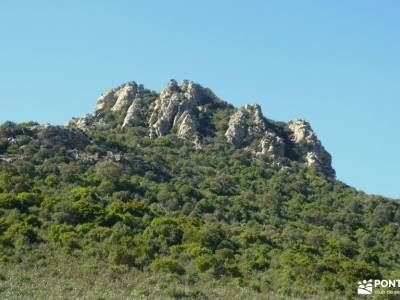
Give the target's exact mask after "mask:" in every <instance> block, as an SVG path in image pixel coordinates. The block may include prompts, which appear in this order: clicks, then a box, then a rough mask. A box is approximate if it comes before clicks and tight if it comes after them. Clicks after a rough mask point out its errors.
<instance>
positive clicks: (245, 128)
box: [225, 104, 266, 147]
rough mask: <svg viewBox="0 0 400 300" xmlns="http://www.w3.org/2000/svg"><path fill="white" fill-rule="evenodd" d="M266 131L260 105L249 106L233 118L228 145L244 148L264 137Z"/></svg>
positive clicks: (227, 137)
mask: <svg viewBox="0 0 400 300" xmlns="http://www.w3.org/2000/svg"><path fill="white" fill-rule="evenodd" d="M265 130H266V124H265V120H264V117H263V114H262V112H261V107H260V106H259V105H258V104H247V105H245V106H243V107H241V108H240V109H239V110H238V111H237V112H235V113H234V114H233V115H232V116H231V118H230V120H229V124H228V129H227V131H226V133H225V137H226V139H227V141H228V143H231V144H233V145H235V146H236V147H242V146H244V145H247V144H249V143H251V142H252V141H253V140H254V139H255V138H257V137H260V136H262V135H263V134H264V132H265Z"/></svg>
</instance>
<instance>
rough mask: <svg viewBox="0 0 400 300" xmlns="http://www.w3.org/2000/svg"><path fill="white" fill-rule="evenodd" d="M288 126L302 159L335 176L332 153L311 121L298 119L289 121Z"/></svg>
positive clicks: (309, 164)
mask: <svg viewBox="0 0 400 300" xmlns="http://www.w3.org/2000/svg"><path fill="white" fill-rule="evenodd" d="M288 127H289V129H290V131H291V135H290V139H291V140H292V141H293V142H294V144H295V147H296V150H297V153H298V154H299V155H300V161H302V162H304V163H306V164H307V165H308V166H313V167H316V168H318V169H320V170H322V171H324V172H325V173H327V174H329V175H332V176H333V175H334V174H335V170H334V169H333V168H332V166H331V163H332V158H331V155H330V154H329V153H328V152H327V151H326V150H325V148H324V146H322V144H321V142H320V140H319V139H318V138H317V136H316V134H315V133H314V131H313V130H312V128H311V125H310V123H308V122H306V121H305V120H302V119H298V120H294V121H291V122H289V124H288Z"/></svg>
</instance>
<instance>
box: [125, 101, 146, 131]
mask: <svg viewBox="0 0 400 300" xmlns="http://www.w3.org/2000/svg"><path fill="white" fill-rule="evenodd" d="M143 109H144V103H143V99H142V98H141V97H137V98H135V99H134V100H133V102H132V104H131V105H130V106H129V108H128V111H127V112H126V116H125V118H124V123H123V124H122V127H123V128H124V127H128V126H137V125H139V124H140V123H141V121H142V110H143Z"/></svg>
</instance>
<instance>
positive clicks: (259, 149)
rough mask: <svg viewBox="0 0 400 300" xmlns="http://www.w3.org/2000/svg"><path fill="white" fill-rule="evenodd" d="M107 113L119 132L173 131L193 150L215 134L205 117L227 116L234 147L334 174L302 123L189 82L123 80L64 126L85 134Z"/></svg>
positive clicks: (227, 130) (227, 134)
mask: <svg viewBox="0 0 400 300" xmlns="http://www.w3.org/2000/svg"><path fill="white" fill-rule="evenodd" d="M110 114H111V115H113V116H114V118H117V119H118V122H117V126H118V128H120V129H121V130H127V129H128V128H132V127H140V128H144V129H145V134H146V135H148V136H149V138H158V137H161V136H164V135H167V134H176V135H177V136H178V137H179V138H180V139H182V140H184V141H187V142H190V143H192V144H193V147H194V149H201V147H202V144H203V143H204V141H205V140H206V139H207V137H212V136H216V135H218V130H219V129H218V128H215V126H213V125H212V124H211V123H210V120H212V119H213V118H215V117H218V116H222V115H228V116H227V117H228V118H227V119H226V124H223V126H222V127H223V129H224V132H223V134H224V138H225V141H226V142H227V143H229V144H232V145H233V146H234V147H235V148H243V149H245V150H246V151H249V152H251V153H252V154H254V156H255V157H262V158H265V159H267V160H270V161H271V162H273V163H276V164H280V165H285V162H288V161H298V162H300V163H302V164H305V165H307V166H309V167H313V168H316V169H318V170H320V171H322V172H323V173H325V174H326V175H328V176H330V177H334V176H335V170H334V169H333V168H332V159H331V155H330V154H329V153H328V152H327V151H326V150H325V148H324V146H323V145H322V143H321V142H320V140H319V139H318V137H317V135H316V134H315V132H314V131H313V130H312V128H311V125H310V124H309V123H308V122H307V121H305V120H302V119H298V120H293V121H290V122H288V123H284V122H276V121H273V120H271V119H269V118H266V117H265V116H264V115H263V113H262V111H261V107H260V105H258V104H247V105H244V106H242V107H240V108H234V107H233V106H232V105H230V104H229V103H227V102H225V101H223V100H221V99H220V98H218V97H217V96H216V95H215V94H214V93H213V92H212V90H210V89H208V88H205V87H203V86H201V85H200V84H197V83H194V82H192V81H188V80H184V81H183V82H182V83H180V84H178V82H176V81H175V80H171V81H170V82H169V83H168V84H167V86H166V87H165V88H164V89H163V90H162V91H161V93H159V94H158V93H156V92H153V91H151V90H148V89H145V88H144V87H143V85H140V84H137V83H136V82H134V81H131V82H127V83H125V84H122V85H120V86H118V87H116V88H113V89H111V90H110V91H107V92H105V93H103V94H102V95H101V96H100V97H99V98H98V99H97V102H96V106H95V111H94V113H92V114H88V115H86V116H84V117H80V118H73V119H72V120H71V122H69V124H68V127H69V128H78V129H81V130H82V131H84V132H85V131H88V130H91V129H93V128H98V127H101V126H106V125H107V122H108V121H107V120H108V119H109V118H110Z"/></svg>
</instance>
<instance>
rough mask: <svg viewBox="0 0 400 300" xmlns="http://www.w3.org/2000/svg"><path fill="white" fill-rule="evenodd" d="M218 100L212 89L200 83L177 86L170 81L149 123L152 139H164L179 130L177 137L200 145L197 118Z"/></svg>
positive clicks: (184, 83)
mask: <svg viewBox="0 0 400 300" xmlns="http://www.w3.org/2000/svg"><path fill="white" fill-rule="evenodd" d="M215 99H216V97H215V95H214V94H213V93H212V92H211V91H210V90H209V89H206V88H203V87H202V86H201V85H199V84H196V83H194V82H191V81H187V80H184V81H183V82H182V83H181V84H180V85H178V83H177V82H176V81H175V80H171V81H170V82H169V83H168V85H167V86H166V88H165V89H164V90H163V91H162V92H161V94H160V97H159V98H158V99H157V100H156V101H155V103H154V107H153V110H152V113H151V116H150V120H149V127H150V136H151V137H157V136H163V135H165V134H167V133H168V132H169V131H170V130H171V129H173V128H176V130H177V133H178V136H180V137H181V138H184V139H187V140H191V141H193V142H195V144H197V145H198V142H197V141H198V140H199V133H198V130H197V126H198V124H197V120H196V118H195V115H196V114H197V113H198V112H200V111H201V110H202V108H203V105H205V104H207V103H212V102H213V101H214V100H215Z"/></svg>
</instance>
